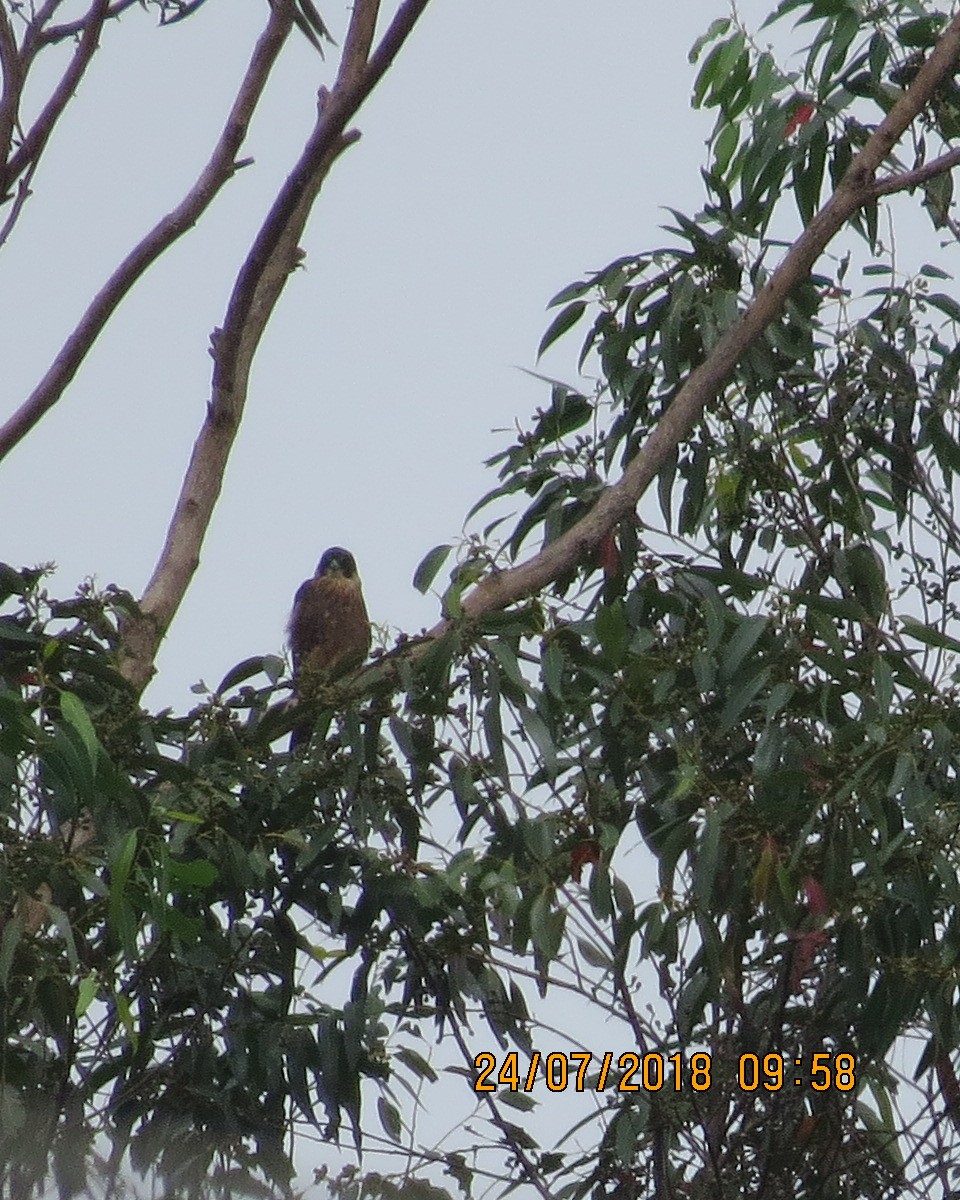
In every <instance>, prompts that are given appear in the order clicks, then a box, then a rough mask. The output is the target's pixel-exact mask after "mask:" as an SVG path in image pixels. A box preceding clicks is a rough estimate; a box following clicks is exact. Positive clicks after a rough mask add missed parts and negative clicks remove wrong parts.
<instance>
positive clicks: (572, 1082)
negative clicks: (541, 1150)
mask: <svg viewBox="0 0 960 1200" xmlns="http://www.w3.org/2000/svg"><path fill="white" fill-rule="evenodd" d="M473 1066H474V1070H475V1072H476V1077H475V1079H474V1084H473V1090H474V1091H475V1092H496V1091H498V1090H505V1091H511V1092H519V1091H523V1092H530V1091H532V1090H533V1088H534V1087H535V1086H536V1085H537V1083H538V1081H539V1082H541V1083H542V1084H544V1085H545V1086H546V1088H547V1090H548V1091H551V1092H565V1091H567V1090H568V1089H569V1090H573V1091H577V1092H584V1091H591V1092H593V1091H596V1092H602V1091H604V1090H605V1089H606V1088H607V1087H614V1088H615V1089H616V1090H617V1091H618V1092H659V1091H660V1090H661V1089H662V1088H667V1089H668V1090H672V1091H675V1092H679V1091H681V1090H684V1089H686V1088H690V1089H691V1090H692V1091H694V1092H707V1091H709V1090H710V1089H711V1088H712V1087H714V1086H715V1084H716V1078H715V1073H714V1069H713V1058H712V1056H711V1055H710V1054H708V1053H707V1052H706V1051H697V1052H696V1053H694V1054H690V1055H683V1054H680V1053H676V1054H658V1053H655V1052H653V1053H648V1054H639V1053H637V1052H635V1051H632V1050H628V1051H626V1052H624V1053H623V1054H620V1055H619V1056H617V1055H615V1054H614V1052H613V1051H612V1050H607V1051H605V1052H604V1053H603V1054H597V1055H594V1054H592V1053H590V1052H589V1051H586V1050H583V1051H573V1052H571V1053H569V1054H565V1053H563V1052H561V1051H553V1052H551V1053H548V1054H542V1053H541V1052H540V1051H539V1050H534V1051H533V1052H532V1053H531V1055H530V1058H529V1060H527V1061H525V1062H523V1063H521V1061H520V1056H519V1055H518V1054H517V1052H516V1051H515V1050H513V1051H510V1052H509V1053H508V1054H504V1055H503V1057H502V1058H500V1059H498V1058H497V1056H496V1055H495V1054H491V1053H490V1052H489V1051H484V1052H483V1053H481V1054H478V1055H477V1056H476V1057H475V1058H474V1060H473ZM591 1067H594V1070H593V1071H591ZM791 1067H792V1070H791ZM735 1083H736V1086H737V1087H738V1088H740V1090H741V1091H744V1092H755V1091H757V1090H758V1089H759V1090H763V1091H767V1092H777V1091H780V1090H782V1089H783V1088H790V1089H793V1088H800V1087H809V1088H811V1089H812V1090H813V1091H815V1092H826V1091H829V1090H831V1089H835V1090H836V1091H838V1092H850V1091H852V1090H853V1089H854V1088H855V1086H856V1063H855V1060H854V1057H853V1055H852V1054H849V1053H847V1052H841V1053H839V1054H825V1053H823V1054H814V1055H813V1057H812V1059H811V1060H810V1061H809V1063H807V1062H806V1060H805V1059H803V1058H795V1059H792V1060H791V1059H790V1058H784V1057H783V1055H780V1054H763V1055H758V1054H749V1053H748V1054H741V1055H740V1057H739V1059H738V1060H737V1071H736V1080H735Z"/></svg>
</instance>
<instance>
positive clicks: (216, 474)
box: [0, 0, 429, 690]
mask: <svg viewBox="0 0 960 1200" xmlns="http://www.w3.org/2000/svg"><path fill="white" fill-rule="evenodd" d="M428 2H429V0H416V2H410V0H408V3H406V4H403V5H401V8H400V11H399V12H398V13H397V15H396V16H395V17H394V20H393V22H392V24H391V26H390V29H389V30H388V31H387V34H386V35H385V37H384V43H386V42H387V41H388V39H390V45H391V47H392V48H391V50H390V53H389V55H388V56H386V57H385V58H384V59H383V60H382V66H381V67H379V68H378V69H377V70H376V71H374V72H371V69H370V64H365V63H364V61H363V60H362V56H363V54H364V53H366V52H367V51H368V49H369V46H370V44H371V41H372V37H373V32H374V26H375V24H376V15H377V11H378V7H379V0H355V3H354V8H353V15H352V17H351V21H350V28H349V29H348V31H347V37H346V42H345V48H344V57H343V59H342V60H341V64H340V69H339V71H338V73H337V80H336V83H335V84H334V87H333V90H332V91H331V92H327V91H326V89H321V92H320V95H319V111H318V116H317V122H316V125H315V126H314V128H313V131H312V133H311V134H310V136H309V138H308V139H307V143H306V145H305V146H304V149H303V152H302V153H301V155H300V158H299V159H298V161H297V162H296V164H295V165H294V168H293V170H292V171H291V172H290V174H289V175H288V177H287V179H286V180H285V181H284V183H283V185H282V187H281V188H280V191H279V193H278V194H277V198H276V200H275V201H274V203H273V204H272V205H271V208H270V211H269V213H268V214H267V216H266V218H265V219H264V222H263V224H262V225H261V227H260V230H259V232H258V234H257V236H256V238H255V240H254V243H253V245H252V246H251V248H250V253H249V254H248V255H247V258H246V260H245V261H244V263H243V265H242V266H241V268H240V270H239V272H238V274H237V280H236V283H235V284H234V288H233V292H232V294H231V296H230V300H229V302H228V304H227V311H226V314H225V317H224V322H223V328H222V329H220V330H218V331H217V332H216V333H215V335H214V338H213V359H214V368H213V379H212V383H211V396H210V402H209V404H208V406H207V415H206V418H205V420H204V422H203V425H202V427H201V429H200V432H199V434H198V435H197V440H196V442H195V443H194V447H193V453H192V455H191V458H190V463H189V465H188V467H187V471H186V474H185V476H184V479H183V483H182V485H181V488H180V495H179V497H178V499H177V505H176V508H175V510H174V513H173V516H172V518H171V520H170V525H169V527H168V529H167V536H166V540H165V542H164V545H163V549H162V550H161V552H160V557H159V559H158V560H157V565H156V567H155V568H154V571H153V575H152V576H151V578H150V582H149V583H148V584H147V588H146V591H145V592H144V594H143V597H142V599H141V602H140V608H141V614H142V615H141V616H140V617H139V618H138V619H136V620H135V621H131V622H130V624H129V625H128V627H127V629H125V631H124V635H123V638H122V650H121V661H120V670H121V673H122V674H123V675H124V677H125V678H126V679H127V680H129V681H130V682H131V683H132V684H133V685H134V687H136V688H138V689H140V690H142V689H143V688H144V687H146V685H147V683H148V682H149V680H150V676H151V675H152V673H153V661H154V658H155V657H156V652H157V649H158V648H159V645H160V642H161V640H162V638H163V636H164V635H165V633H166V631H167V629H168V628H169V627H170V622H171V621H172V620H173V618H174V616H175V615H176V612H177V609H178V608H179V607H180V603H181V601H182V600H183V597H184V595H185V594H186V590H187V588H188V587H189V586H190V581H191V580H192V578H193V575H194V573H195V571H196V569H197V566H198V564H199V561H200V551H201V548H202V546H203V541H204V538H205V537H206V532H207V528H208V526H209V524H210V518H211V516H212V515H213V510H214V508H215V506H216V503H217V500H218V498H219V495H220V487H221V484H222V481H223V475H224V472H225V470H226V465H227V460H228V458H229V455H230V451H231V450H232V448H233V442H234V438H235V437H236V432H237V429H238V427H239V424H240V420H241V418H242V416H243V410H244V406H245V404H246V398H247V390H248V381H249V376H250V367H251V364H252V362H253V357H254V355H255V354H256V351H257V347H258V346H259V344H260V339H261V337H262V336H263V331H264V329H265V328H266V326H267V322H268V321H269V319H270V317H271V315H272V313H273V310H274V308H275V306H276V303H277V300H278V299H279V298H280V295H281V293H282V291H283V288H284V287H285V285H286V282H287V279H288V278H289V276H290V273H291V272H292V271H293V269H294V268H295V267H296V265H297V263H298V262H299V260H300V257H301V252H300V250H299V246H298V243H299V240H300V237H301V235H302V233H303V230H304V227H305V225H306V222H307V218H308V216H309V215H310V210H311V208H312V207H313V204H314V201H315V200H316V198H317V195H318V194H319V191H320V188H321V186H322V184H323V181H324V179H325V178H326V175H327V172H328V171H329V170H330V167H331V166H332V165H333V163H334V162H335V161H336V159H337V158H338V157H339V156H340V155H341V154H342V153H343V151H344V150H345V149H346V148H347V147H348V146H350V145H351V144H352V143H353V142H355V141H356V140H357V138H358V137H359V134H358V133H356V132H355V131H347V129H346V126H347V122H348V121H350V120H351V119H352V118H353V117H354V116H355V114H356V112H357V110H358V109H359V108H360V106H361V105H362V103H363V101H364V100H365V99H366V97H367V96H368V95H369V93H370V91H371V89H372V87H373V85H374V84H375V83H376V82H377V80H379V79H380V78H381V76H382V75H383V72H384V71H385V70H386V67H387V66H388V65H389V63H390V62H392V61H393V58H394V56H395V55H396V53H397V51H398V50H399V49H400V47H401V45H402V44H403V41H404V40H405V38H406V37H407V36H408V35H409V34H410V32H411V30H412V29H413V26H414V24H415V23H416V20H417V18H418V17H419V16H420V14H421V13H422V12H423V11H424V9H425V8H426V6H427V3H428ZM382 48H383V44H381V47H380V49H382ZM378 53H379V50H378ZM374 57H376V56H374ZM372 61H373V60H372V59H371V63H372ZM0 448H2V442H0Z"/></svg>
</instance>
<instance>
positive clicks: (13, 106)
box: [0, 9, 23, 203]
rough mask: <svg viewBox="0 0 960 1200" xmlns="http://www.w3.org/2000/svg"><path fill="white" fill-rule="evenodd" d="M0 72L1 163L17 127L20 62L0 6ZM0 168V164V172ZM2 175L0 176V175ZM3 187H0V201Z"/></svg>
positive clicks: (20, 93) (20, 81)
mask: <svg viewBox="0 0 960 1200" xmlns="http://www.w3.org/2000/svg"><path fill="white" fill-rule="evenodd" d="M0 74H2V75H3V90H2V91H0V164H5V163H6V161H7V158H8V156H9V154H10V147H11V146H12V145H13V131H14V129H16V127H17V115H18V113H19V111H20V97H21V95H22V94H23V63H22V61H21V58H20V52H19V50H18V49H17V39H16V38H15V37H14V35H13V29H12V27H11V25H10V18H9V17H8V16H7V14H6V13H5V12H4V11H3V10H2V9H0ZM2 170H3V167H2V166H0V171H2ZM0 178H2V176H0ZM6 190H7V189H6V188H4V187H2V186H0V203H2V201H3V196H4V194H5V192H6Z"/></svg>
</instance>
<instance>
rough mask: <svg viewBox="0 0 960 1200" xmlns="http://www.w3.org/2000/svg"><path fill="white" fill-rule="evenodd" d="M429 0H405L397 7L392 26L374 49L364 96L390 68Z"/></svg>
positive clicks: (364, 79)
mask: <svg viewBox="0 0 960 1200" xmlns="http://www.w3.org/2000/svg"><path fill="white" fill-rule="evenodd" d="M427 3H428V0H404V3H403V4H401V5H400V7H399V8H398V9H397V11H396V14H395V16H394V18H393V20H392V21H391V22H390V27H389V29H388V30H387V32H386V33H385V34H384V35H383V37H382V38H381V39H380V45H379V46H378V47H377V48H376V50H374V52H373V54H372V55H371V56H370V61H369V63H367V69H366V71H365V72H364V78H363V86H364V93H363V94H364V96H366V95H368V94H369V93H370V92H371V91H372V90H373V88H374V87H375V86H376V85H377V83H378V82H379V80H380V79H381V78H382V76H383V75H385V74H386V72H387V71H388V70H389V68H390V64H391V63H392V62H393V60H394V59H395V58H396V57H397V54H398V52H399V50H400V47H401V46H402V45H403V43H404V42H405V41H406V40H407V38H408V37H409V36H410V31H411V30H412V29H413V27H414V25H416V23H417V21H418V20H419V19H420V17H421V16H422V15H423V10H424V9H425V8H426V7H427Z"/></svg>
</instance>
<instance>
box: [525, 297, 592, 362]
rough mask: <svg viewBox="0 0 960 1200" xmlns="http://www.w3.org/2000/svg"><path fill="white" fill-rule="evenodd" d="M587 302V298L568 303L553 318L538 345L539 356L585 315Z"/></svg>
mask: <svg viewBox="0 0 960 1200" xmlns="http://www.w3.org/2000/svg"><path fill="white" fill-rule="evenodd" d="M586 307H587V304H586V301H585V300H574V301H573V302H572V303H570V304H568V305H567V307H566V308H564V309H561V310H560V312H559V313H557V315H556V316H555V317H554V318H553V320H552V321H551V322H550V324H549V326H548V327H547V332H546V333H545V334H544V335H543V337H542V338H541V339H540V345H539V346H538V347H537V358H539V357H540V356H541V355H542V354H543V352H544V351H545V350H546V349H547V348H548V347H550V346H552V345H553V343H554V342H555V341H556V340H557V339H558V338H560V337H562V336H563V335H564V334H565V333H566V332H567V331H568V330H569V329H572V328H573V327H574V325H576V323H577V322H578V321H579V320H580V318H581V317H582V316H583V314H584V311H585V310H586Z"/></svg>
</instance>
